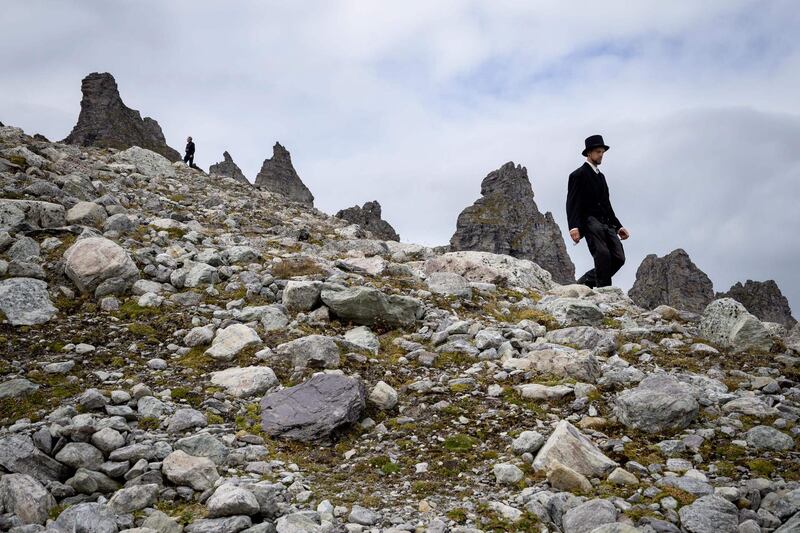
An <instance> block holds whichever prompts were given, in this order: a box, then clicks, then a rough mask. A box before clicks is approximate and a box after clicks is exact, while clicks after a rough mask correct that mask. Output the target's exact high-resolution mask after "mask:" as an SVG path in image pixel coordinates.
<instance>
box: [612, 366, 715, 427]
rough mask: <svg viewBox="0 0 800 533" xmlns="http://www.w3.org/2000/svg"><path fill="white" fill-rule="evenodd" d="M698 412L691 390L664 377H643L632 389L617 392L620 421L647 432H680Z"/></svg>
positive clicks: (662, 375)
mask: <svg viewBox="0 0 800 533" xmlns="http://www.w3.org/2000/svg"><path fill="white" fill-rule="evenodd" d="M699 409H700V407H699V405H698V403H697V400H695V398H694V396H693V395H692V392H691V389H690V388H689V387H688V386H687V385H685V384H683V383H680V382H679V381H678V380H677V379H675V378H673V377H672V376H669V375H667V374H653V375H650V376H648V377H646V378H644V379H643V380H642V381H641V382H640V383H639V385H638V386H637V387H636V388H635V389H628V390H626V391H623V392H622V393H620V394H619V395H618V396H617V398H616V401H615V404H614V411H615V413H616V415H617V418H618V419H619V421H620V422H622V423H623V424H624V425H625V426H626V427H629V428H634V429H638V430H640V431H645V432H647V433H662V432H671V431H677V430H680V429H683V428H685V427H687V426H688V425H689V424H691V423H692V421H693V420H694V419H695V418H696V417H697V414H698V412H699Z"/></svg>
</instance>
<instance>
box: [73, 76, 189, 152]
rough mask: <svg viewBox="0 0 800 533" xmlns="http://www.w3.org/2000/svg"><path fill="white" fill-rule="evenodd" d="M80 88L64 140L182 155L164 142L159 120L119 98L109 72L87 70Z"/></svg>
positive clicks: (85, 144)
mask: <svg viewBox="0 0 800 533" xmlns="http://www.w3.org/2000/svg"><path fill="white" fill-rule="evenodd" d="M81 92H82V93H83V98H82V99H81V113H80V115H79V116H78V123H77V124H76V125H75V127H74V128H73V129H72V132H71V133H70V134H69V135H68V136H67V138H66V139H64V142H65V143H68V144H78V145H81V146H99V147H103V148H118V149H125V148H129V147H131V146H140V147H142V148H146V149H148V150H153V151H154V152H158V153H159V154H161V155H162V156H164V157H166V158H167V159H169V160H170V161H178V160H179V159H180V158H181V155H180V154H179V153H178V152H177V151H176V150H174V149H172V148H170V147H169V146H167V142H166V140H165V139H164V133H163V132H162V131H161V127H160V126H159V125H158V122H156V121H155V120H153V119H152V118H150V117H145V118H142V116H141V115H140V114H139V112H138V111H136V110H134V109H130V108H129V107H127V106H126V105H125V104H124V103H123V102H122V98H121V97H120V95H119V90H118V88H117V82H116V81H115V80H114V77H113V76H112V75H111V74H109V73H107V72H104V73H97V72H93V73H92V74H89V75H88V76H86V77H85V78H83V82H82V83H81Z"/></svg>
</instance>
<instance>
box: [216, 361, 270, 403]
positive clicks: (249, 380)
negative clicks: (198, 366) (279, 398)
mask: <svg viewBox="0 0 800 533" xmlns="http://www.w3.org/2000/svg"><path fill="white" fill-rule="evenodd" d="M211 383H213V384H214V385H217V386H219V387H223V388H224V389H225V392H227V393H228V394H230V395H232V396H235V397H237V398H247V397H250V396H254V395H256V394H263V393H265V392H267V391H268V390H269V389H271V388H272V387H274V386H276V385H278V378H277V377H275V372H273V371H272V369H271V368H269V367H266V366H247V367H234V368H227V369H225V370H221V371H219V372H212V373H211Z"/></svg>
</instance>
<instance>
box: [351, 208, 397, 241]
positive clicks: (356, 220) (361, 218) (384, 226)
mask: <svg viewBox="0 0 800 533" xmlns="http://www.w3.org/2000/svg"><path fill="white" fill-rule="evenodd" d="M336 216H337V217H338V218H343V219H345V220H347V221H348V222H351V223H353V224H358V225H359V226H361V227H362V228H363V229H365V230H367V231H371V232H372V233H374V234H375V236H376V237H378V238H380V239H383V240H385V241H399V240H400V235H398V234H397V232H396V231H395V230H394V228H393V227H392V226H391V224H389V223H388V222H386V221H385V220H383V219H382V218H381V204H379V203H378V202H377V201H374V202H367V203H365V204H364V206H363V207H358V206H357V205H354V206H353V207H348V208H347V209H342V210H341V211H339V212H338V213H336Z"/></svg>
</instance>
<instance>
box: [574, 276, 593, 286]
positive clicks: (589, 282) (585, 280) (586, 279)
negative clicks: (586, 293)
mask: <svg viewBox="0 0 800 533" xmlns="http://www.w3.org/2000/svg"><path fill="white" fill-rule="evenodd" d="M578 283H579V284H581V285H586V286H587V287H589V288H590V289H594V287H595V280H594V278H593V277H592V276H587V275H586V274H584V275H583V276H581V277H580V279H579V280H578Z"/></svg>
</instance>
